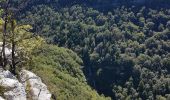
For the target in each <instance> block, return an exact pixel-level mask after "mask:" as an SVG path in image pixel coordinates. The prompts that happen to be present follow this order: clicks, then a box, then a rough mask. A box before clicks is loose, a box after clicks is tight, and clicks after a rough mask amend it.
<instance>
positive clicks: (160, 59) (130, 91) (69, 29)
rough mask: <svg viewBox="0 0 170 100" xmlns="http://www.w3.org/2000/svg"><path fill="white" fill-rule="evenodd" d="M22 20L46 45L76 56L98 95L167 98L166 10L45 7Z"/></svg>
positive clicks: (169, 32)
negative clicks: (82, 63)
mask: <svg viewBox="0 0 170 100" xmlns="http://www.w3.org/2000/svg"><path fill="white" fill-rule="evenodd" d="M70 2H71V1H70ZM82 4H83V3H82ZM20 18H22V20H21V23H29V24H31V25H32V26H33V27H34V31H36V32H37V33H39V35H41V36H43V37H45V38H46V40H47V42H48V43H52V44H56V45H58V46H60V47H67V48H69V49H72V50H73V51H75V52H76V53H77V54H78V55H79V56H80V57H81V58H82V59H83V62H84V65H85V67H84V70H83V71H84V73H85V75H86V78H87V80H88V82H89V84H90V85H91V86H92V87H93V88H95V89H96V90H97V91H98V92H99V93H103V94H105V95H107V96H111V97H112V98H115V99H121V100H124V99H130V100H131V99H134V100H136V99H143V100H145V99H158V100H159V99H160V98H169V91H170V88H169V86H170V84H169V82H170V77H169V66H170V63H169V61H170V55H169V51H170V47H169V43H170V42H169V39H170V27H169V26H170V22H169V20H170V9H169V8H167V7H164V8H163V7H161V6H160V7H159V6H158V7H157V8H154V7H151V8H150V7H149V6H147V7H145V6H132V7H127V6H119V7H117V8H114V9H112V10H111V11H109V12H100V11H98V10H94V9H93V8H89V7H87V6H84V5H73V6H71V7H70V6H69V7H62V8H60V9H57V10H56V9H55V7H53V6H51V5H50V6H49V5H45V4H43V5H38V6H33V7H32V8H31V9H30V10H29V11H26V12H25V14H24V15H22V16H21V17H20Z"/></svg>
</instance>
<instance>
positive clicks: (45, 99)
mask: <svg viewBox="0 0 170 100" xmlns="http://www.w3.org/2000/svg"><path fill="white" fill-rule="evenodd" d="M20 80H21V82H22V83H23V84H24V86H25V88H26V86H27V85H28V84H29V86H30V91H31V92H30V95H31V97H32V99H33V100H50V99H51V94H50V92H49V90H48V89H47V86H46V85H45V84H44V83H42V81H41V78H40V77H38V76H36V75H35V74H34V73H32V72H30V71H27V70H22V71H21V73H20Z"/></svg>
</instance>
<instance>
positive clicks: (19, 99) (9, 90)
mask: <svg viewBox="0 0 170 100" xmlns="http://www.w3.org/2000/svg"><path fill="white" fill-rule="evenodd" d="M0 86H1V87H3V88H4V89H5V91H4V97H5V99H6V100H26V92H25V87H24V85H23V84H21V83H20V82H19V81H18V80H17V79H16V77H15V76H14V75H13V74H12V73H11V72H9V71H4V70H1V72H0ZM0 100H1V98H0ZM2 100H3V99H2Z"/></svg>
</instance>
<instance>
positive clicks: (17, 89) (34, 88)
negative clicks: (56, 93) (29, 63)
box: [0, 68, 51, 100]
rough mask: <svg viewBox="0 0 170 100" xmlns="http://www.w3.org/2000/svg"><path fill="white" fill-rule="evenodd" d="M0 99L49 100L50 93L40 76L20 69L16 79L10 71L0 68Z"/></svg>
mask: <svg viewBox="0 0 170 100" xmlns="http://www.w3.org/2000/svg"><path fill="white" fill-rule="evenodd" d="M0 92H1V93H0V94H1V97H0V100H50V98H51V94H50V92H49V90H48V89H47V86H46V85H45V84H44V83H43V82H42V81H41V78H40V77H38V76H36V75H35V74H34V73H32V72H30V71H27V70H22V71H21V72H20V75H19V79H17V78H16V77H15V76H14V75H13V74H12V73H11V72H10V71H8V70H7V71H5V70H3V69H2V68H0Z"/></svg>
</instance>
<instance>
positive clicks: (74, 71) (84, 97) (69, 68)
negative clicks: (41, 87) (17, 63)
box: [28, 45, 109, 100]
mask: <svg viewBox="0 0 170 100" xmlns="http://www.w3.org/2000/svg"><path fill="white" fill-rule="evenodd" d="M81 64H82V60H81V59H80V58H79V57H78V56H77V55H76V54H75V53H74V52H73V51H71V50H68V49H65V48H59V47H57V46H54V45H44V46H42V48H40V49H38V50H36V51H35V52H34V56H33V58H32V62H31V63H30V65H29V67H28V69H31V70H32V71H34V72H35V73H37V74H38V75H39V76H40V77H41V78H42V80H43V82H45V84H47V86H48V88H49V89H50V91H51V92H52V93H53V95H54V96H55V97H56V98H57V100H68V99H69V100H107V99H109V98H105V97H104V96H99V95H98V94H97V92H96V91H94V90H92V89H91V88H90V87H89V86H88V85H87V83H86V79H85V76H84V74H83V72H82V70H81V68H82V67H81Z"/></svg>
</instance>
